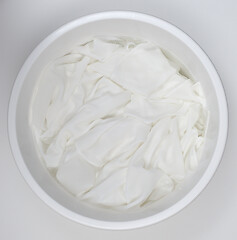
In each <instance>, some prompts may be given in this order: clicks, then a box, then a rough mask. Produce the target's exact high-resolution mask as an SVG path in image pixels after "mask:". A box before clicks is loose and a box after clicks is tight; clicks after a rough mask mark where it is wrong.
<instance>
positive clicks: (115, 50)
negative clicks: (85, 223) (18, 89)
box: [31, 37, 208, 209]
mask: <svg viewBox="0 0 237 240" xmlns="http://www.w3.org/2000/svg"><path fill="white" fill-rule="evenodd" d="M179 70H180V66H179V65H178V64H177V63H175V64H174V63H173V62H171V61H169V59H167V58H166V57H165V55H164V54H163V52H162V50H161V49H160V48H159V47H158V46H156V45H155V44H152V43H149V42H146V41H143V40H139V39H131V38H126V37H97V38H94V39H92V40H90V41H88V42H86V43H84V44H81V45H78V46H76V47H75V48H73V49H72V50H71V51H70V52H69V53H67V54H65V55H64V56H62V57H60V58H58V59H56V60H55V61H54V62H52V63H50V64H49V65H48V66H47V67H46V69H45V70H44V72H43V74H42V76H41V79H40V81H39V85H38V86H37V88H36V90H35V94H34V99H33V104H32V108H39V106H40V104H42V107H43V109H44V111H41V112H40V113H37V111H34V112H35V113H36V114H35V116H33V118H32V119H33V120H32V122H31V125H32V130H33V133H34V134H35V138H36V142H37V148H38V149H39V152H40V154H41V156H42V157H43V159H44V161H45V164H46V166H47V167H48V168H53V169H54V170H55V171H56V178H57V180H58V181H59V182H60V184H62V185H63V186H64V187H65V189H67V190H68V191H69V192H71V193H72V194H74V195H75V196H77V197H78V198H80V199H83V200H84V201H89V202H91V203H94V204H98V205H102V206H107V207H117V208H119V209H127V208H131V207H137V206H144V205H145V204H146V203H147V202H151V201H156V200H159V199H160V198H162V197H164V196H165V195H167V194H168V193H170V192H172V191H173V190H174V189H175V185H176V184H177V183H180V182H181V181H183V180H184V179H185V177H186V176H187V174H190V173H191V172H193V171H194V170H195V169H196V168H197V166H198V164H199V160H200V155H201V149H202V146H203V144H204V141H205V134H206V129H207V125H208V111H207V109H206V100H205V96H204V94H203V91H202V87H201V84H200V83H199V82H194V81H192V80H190V79H188V78H186V77H184V76H183V75H181V74H180V73H179ZM44 92H45V96H46V98H45V99H44V97H41V95H42V93H44ZM40 97H41V98H42V99H43V100H42V101H40Z"/></svg>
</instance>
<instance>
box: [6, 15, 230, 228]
mask: <svg viewBox="0 0 237 240" xmlns="http://www.w3.org/2000/svg"><path fill="white" fill-rule="evenodd" d="M95 35H113V36H120V35H123V36H131V37H133V38H134V37H138V38H143V39H146V40H149V41H153V42H156V43H157V44H158V45H160V46H161V48H163V49H164V50H168V52H171V53H172V54H173V55H174V56H175V57H176V58H177V59H178V60H179V61H180V62H182V63H183V64H184V66H185V67H186V68H187V69H188V71H189V73H190V74H191V75H192V76H193V78H194V79H195V80H197V81H200V82H201V84H202V86H203V89H204V93H205V95H206V98H207V104H208V108H209V110H210V122H209V128H208V131H207V139H206V143H205V147H204V151H203V154H202V158H201V160H200V164H199V168H198V169H197V171H196V172H195V174H193V175H192V176H191V177H189V178H188V179H186V181H185V182H184V184H182V185H181V187H180V189H178V190H177V191H175V192H174V193H172V194H170V195H168V196H167V197H165V198H163V199H162V200H160V201H158V202H157V203H156V204H153V205H150V206H147V207H144V208H141V209H140V210H137V211H123V212H116V211H113V210H110V209H106V208H98V207H93V206H90V205H87V204H85V203H83V202H80V201H79V200H78V199H76V198H75V197H73V196H71V195H70V194H68V193H67V192H66V191H65V190H64V189H63V188H62V187H61V186H60V185H59V184H58V183H57V182H56V180H55V179H54V178H53V177H52V176H51V175H50V174H49V173H48V170H47V169H46V168H45V166H44V164H42V161H41V160H40V159H39V156H38V154H37V151H36V148H35V145H34V141H33V136H32V132H31V129H30V126H29V110H30V103H31V99H32V94H33V89H34V87H35V84H36V81H37V80H38V78H39V75H40V72H41V71H42V69H43V68H44V67H45V65H46V64H48V62H49V61H51V60H53V59H55V58H57V57H60V56H61V55H62V54H64V53H65V52H66V51H67V50H68V49H70V48H71V47H72V46H74V45H75V44H77V43H78V42H82V41H83V40H85V39H88V38H91V37H93V36H95ZM151 64H152V63H151ZM42 98H43V96H42ZM41 110H42V109H39V111H41ZM8 131H9V139H10V145H11V148H12V152H13V155H14V157H15V161H16V163H17V166H18V167H19V169H20V171H21V173H22V175H23V177H24V178H25V180H26V181H27V183H28V184H29V185H30V187H31V188H32V189H33V191H34V192H35V193H36V194H37V195H38V196H39V197H40V198H41V199H42V200H43V201H44V202H45V203H46V204H48V205H49V206H50V207H51V208H53V209H54V210H55V211H57V212H58V213H60V214H61V215H63V216H65V217H67V218H69V219H71V220H74V221H76V222H79V223H81V224H85V225H88V226H93V227H97V228H103V229H117V230H119V229H120V230H122V229H133V228H139V227H144V226H148V225H151V224H154V223H157V222H160V221H162V220H164V219H166V218H168V217H170V216H172V215H174V214H175V213H177V212H179V211H180V210H182V209H183V208H184V207H185V206H187V205H188V204H189V203H190V202H191V201H192V200H193V199H195V198H196V197H197V196H198V194H199V193H200V192H201V191H202V190H203V189H204V188H205V186H206V185H207V184H208V182H209V181H210V179H211V178H212V176H213V174H214V172H215V171H216V168H217V166H218V164H219V162H220V160H221V157H222V154H223V151H224V147H225V143H226V138H227V131H228V113H227V103H226V98H225V94H224V90H223V87H222V84H221V81H220V78H219V76H218V74H217V72H216V70H215V68H214V67H213V65H212V63H211V61H210V60H209V58H208V57H207V55H206V54H205V53H204V52H203V51H202V49H201V48H200V47H199V46H198V45H197V44H196V43H195V42H194V41H193V40H192V39H191V38H190V37H189V36H187V35H186V34H185V33H184V32H182V31H181V30H179V29H178V28H176V27H174V26H173V25H171V24H169V23H167V22H165V21H163V20H161V19H158V18H155V17H152V16H148V15H144V14H141V13H135V12H103V13H97V14H93V15H89V16H86V17H82V18H79V19H77V20H75V21H73V22H70V23H68V24H66V25H64V26H62V27H61V28H59V29H58V30H56V31H55V32H54V33H52V34H51V35H50V36H48V37H47V38H46V39H45V40H44V41H43V42H41V43H40V44H39V45H38V47H37V48H36V49H35V50H34V51H33V52H32V53H31V55H30V56H29V57H28V59H27V60H26V62H25V64H24V65H23V67H22V69H21V71H20V73H19V74H18V76H17V79H16V81H15V85H14V87H13V91H12V95H11V99H10V104H9V114H8Z"/></svg>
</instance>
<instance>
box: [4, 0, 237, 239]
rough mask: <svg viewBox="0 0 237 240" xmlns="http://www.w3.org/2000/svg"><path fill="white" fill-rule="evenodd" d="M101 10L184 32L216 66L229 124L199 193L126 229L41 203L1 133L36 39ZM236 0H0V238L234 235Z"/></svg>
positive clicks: (236, 190)
mask: <svg viewBox="0 0 237 240" xmlns="http://www.w3.org/2000/svg"><path fill="white" fill-rule="evenodd" d="M105 10H133V11H139V12H143V13H148V14H152V15H155V16H158V17H160V18H163V19H165V20H167V21H169V22H171V23H173V24H174V25H176V26H178V27H179V28H181V29H182V30H184V31H185V32H186V33H188V34H189V35H190V36H191V37H192V38H193V39H194V40H195V41H197V43H199V44H200V45H201V47H202V48H203V49H204V50H205V51H206V53H207V54H208V55H209V57H210V58H211V60H212V61H213V63H214V65H215V66H216V68H217V70H218V72H219V74H220V76H221V78H222V81H223V84H224V87H225V90H226V95H227V98H228V103H229V113H230V120H229V124H230V131H229V137H228V142H227V146H226V150H225V153H224V156H223V160H222V162H221V164H220V166H219V168H218V171H217V172H216V174H215V176H214V178H213V180H212V181H211V182H210V184H209V185H208V187H207V188H206V189H205V190H204V192H203V193H202V194H201V195H200V196H199V197H198V198H197V199H196V200H195V201H194V202H193V203H191V204H190V205H189V206H188V207H187V208H186V209H184V210H183V211H182V212H180V213H178V214H177V215H176V216H174V217H171V218H170V219H168V220H166V221H164V222H162V223H159V224H156V225H153V226H151V227H147V228H144V229H139V230H133V231H123V232H118V231H102V230H96V229H92V228H88V227H84V226H82V225H80V224H77V223H74V222H71V221H69V220H67V219H65V218H64V217H62V216H60V215H58V214H57V213H56V212H54V211H53V210H51V209H50V208H49V207H48V206H46V205H45V204H44V203H43V202H42V201H41V200H40V199H39V198H38V197H37V196H36V195H35V194H34V193H33V192H32V190H31V189H30V188H29V186H28V185H27V184H26V182H25V181H24V180H23V177H22V176H21V175H20V173H19V171H18V169H17V167H16V165H15V163H14V160H13V157H12V154H11V152H10V148H9V143H8V137H7V108H8V101H9V97H10V92H11V89H12V86H13V83H14V80H15V78H16V75H17V73H18V71H19V69H20V67H21V66H22V64H23V62H24V61H25V59H26V57H27V56H28V55H29V54H30V52H31V51H32V50H33V48H34V47H36V45H37V44H38V43H39V42H40V41H41V40H43V39H44V38H45V37H46V36H47V35H48V34H50V33H51V32H52V31H54V30H55V29H57V28H58V27H60V26H61V25H63V24H65V23H67V22H69V21H71V20H73V19H75V18H78V17H80V16H83V15H86V14H89V13H94V12H98V11H105ZM236 90H237V1H235V0H225V1H224V0H201V1H200V0H199V1H198V0H196V1H192V0H176V1H175V0H173V1H172V0H166V1H165V0H163V1H162V0H161V1H159V0H137V1H135V0H134V1H132V0H94V1H93V0H38V1H33V0H21V1H17V0H16V1H13V0H0V239H1V240H5V239H6V240H12V239H17V240H21V239H24V240H28V239H34V240H37V239H57V240H60V239H67V240H70V239H105V240H106V239H112V240H113V239H121V238H123V239H136V240H138V239H145V238H147V239H162V240H164V239H165V240H170V239H182V240H186V239H187V240H190V239H192V240H196V239H202V240H205V239H208V240H209V239H215V240H218V239H221V240H222V239H228V240H232V239H237V226H236V224H237V159H236V156H237V145H236V144H237V138H236V135H237V128H236V122H237V107H236V103H237V91H236Z"/></svg>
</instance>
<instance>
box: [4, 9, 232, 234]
mask: <svg viewBox="0 0 237 240" xmlns="http://www.w3.org/2000/svg"><path fill="white" fill-rule="evenodd" d="M108 19H128V20H135V21H140V22H144V23H148V24H151V25H154V26H158V27H160V28H163V29H165V30H166V31H168V32H169V33H171V34H173V35H175V36H176V37H177V38H179V39H180V40H181V41H183V42H184V43H185V44H186V45H187V46H188V47H189V48H190V49H192V51H193V53H194V54H195V55H196V56H197V57H198V58H199V60H200V61H201V62H202V63H203V64H204V66H206V70H207V72H208V74H209V75H210V77H211V79H212V81H213V86H214V88H215V91H216V93H217V96H218V99H217V100H218V105H219V109H220V112H219V118H220V124H219V134H218V138H217V144H216V147H215V150H214V153H213V156H212V159H211V161H210V163H209V165H208V167H207V169H206V170H205V172H204V173H203V175H202V177H201V178H200V180H199V181H198V183H197V184H196V185H195V186H194V187H193V188H192V189H191V190H190V191H189V192H188V193H187V194H186V195H185V196H184V197H183V198H182V199H181V200H179V201H178V202H177V203H175V204H174V205H172V206H171V207H169V208H167V209H165V210H163V211H162V212H159V213H157V214H154V215H152V216H149V217H146V218H141V219H137V220H131V221H118V222H117V221H116V222H112V221H102V220H97V219H93V218H89V217H85V216H82V215H80V214H78V213H75V212H73V211H71V210H69V209H67V208H66V207H64V206H62V205H61V204H59V203H58V202H57V201H55V200H54V199H53V198H51V197H50V196H49V195H48V194H47V193H46V192H45V191H44V190H43V189H42V188H41V187H40V186H39V184H38V183H37V182H36V180H35V179H34V177H33V176H32V175H31V173H30V171H29V170H28V168H27V166H26V164H25V162H24V159H23V156H22V155H21V151H20V148H19V145H18V141H17V134H16V124H15V119H16V109H17V101H18V97H19V94H20V91H21V87H22V85H23V82H24V79H25V77H26V75H27V74H28V72H29V70H30V68H31V67H32V65H33V63H34V62H35V61H36V59H37V58H38V57H39V55H40V54H41V53H42V52H43V51H44V50H45V49H46V48H47V47H48V46H49V45H50V44H51V43H52V42H53V41H54V40H56V39H57V38H58V37H60V36H62V35H63V34H65V33H67V32H68V31H70V30H72V29H74V28H76V27H79V26H81V25H84V24H87V23H91V22H95V21H99V20H108ZM227 133H228V108H227V100H226V96H225V92H224V88H223V85H222V82H221V79H220V77H219V75H218V73H217V71H216V69H215V67H214V66H213V64H212V62H211V60H210V59H209V58H208V56H207V55H206V53H205V52H204V51H203V50H202V49H201V47H200V46H199V45H198V44H197V43H196V42H195V41H194V40H193V39H191V38H190V37H189V36H188V35H187V34H186V33H184V32H183V31H182V30H180V29H179V28H177V27H176V26H174V25H173V24H170V23H168V22H167V21H165V20H162V19H160V18H158V17H154V16H151V15H147V14H143V13H138V12H131V11H108V12H99V13H94V14H90V15H86V16H84V17H80V18H78V19H76V20H74V21H71V22H69V23H67V24H65V25H63V26H61V27H60V28H58V29H57V30H55V31H54V32H53V33H51V34H50V35H49V36H48V37H46V38H45V39H44V40H43V41H42V42H41V43H40V44H39V45H38V46H37V47H36V48H35V49H34V50H33V51H32V53H31V54H30V55H29V57H28V58H27V60H26V61H25V63H24V64H23V66H22V68H21V70H20V72H19V73H18V75H17V78H16V80H15V83H14V86H13V89H12V93H11V97H10V101H9V107H8V137H9V142H10V147H11V151H12V154H13V157H14V159H15V162H16V165H17V167H18V168H19V170H20V172H21V174H22V176H23V178H24V179H25V181H26V182H27V184H28V185H29V186H30V188H31V189H32V190H33V192H35V193H36V195H38V197H39V198H40V199H41V200H42V201H43V202H45V203H46V204H47V205H48V206H49V207H51V208H52V209H54V210H55V211H56V212H57V213H59V214H61V215H62V216H64V217H67V218H68V219H71V220H73V221H75V222H78V223H80V224H83V225H86V226H90V227H95V228H100V229H108V230H128V229H136V228H141V227H145V226H149V225H152V224H155V223H158V222H161V221H162V220H164V219H167V218H168V217H171V216H173V215H174V214H176V213H178V212H179V211H181V210H182V209H183V208H185V207H186V206H187V205H188V204H189V203H191V202H192V201H193V200H194V199H195V198H196V197H197V196H198V195H199V194H200V193H201V192H202V191H203V189H204V188H205V187H206V186H207V184H208V183H209V181H210V180H211V178H212V177H213V175H214V173H215V171H216V169H217V167H218V165H219V163H220V161H221V158H222V155H223V152H224V148H225V144H226V140H227Z"/></svg>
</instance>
